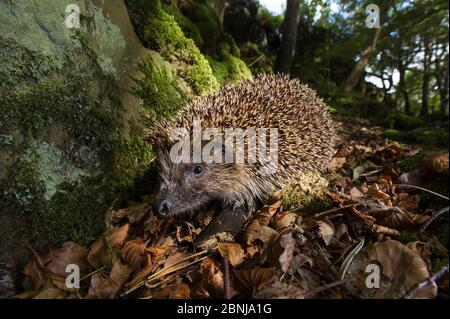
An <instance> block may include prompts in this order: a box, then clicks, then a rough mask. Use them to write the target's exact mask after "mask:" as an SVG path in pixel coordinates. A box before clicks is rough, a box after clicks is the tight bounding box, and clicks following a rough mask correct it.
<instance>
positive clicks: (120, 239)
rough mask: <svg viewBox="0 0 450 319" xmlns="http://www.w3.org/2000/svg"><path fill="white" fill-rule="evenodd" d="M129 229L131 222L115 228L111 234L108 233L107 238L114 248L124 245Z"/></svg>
mask: <svg viewBox="0 0 450 319" xmlns="http://www.w3.org/2000/svg"><path fill="white" fill-rule="evenodd" d="M129 230H130V224H124V225H123V226H121V227H119V228H118V229H115V230H113V231H112V232H111V233H110V234H109V235H107V236H106V239H107V240H108V242H109V244H110V245H111V247H113V248H120V247H122V245H123V243H124V242H125V239H126V238H127V236H128V231H129Z"/></svg>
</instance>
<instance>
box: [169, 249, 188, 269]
mask: <svg viewBox="0 0 450 319" xmlns="http://www.w3.org/2000/svg"><path fill="white" fill-rule="evenodd" d="M188 256H189V255H188V254H185V253H175V254H173V255H170V256H169V257H167V259H166V261H165V263H164V267H163V268H168V267H170V266H172V265H174V264H176V263H178V262H180V261H181V260H183V259H184V258H186V257H188ZM185 263H187V262H183V263H180V265H183V264H185Z"/></svg>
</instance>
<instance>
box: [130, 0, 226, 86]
mask: <svg viewBox="0 0 450 319" xmlns="http://www.w3.org/2000/svg"><path fill="white" fill-rule="evenodd" d="M130 3H131V6H132V7H133V8H134V10H136V12H143V13H144V17H143V18H142V19H143V21H142V23H141V24H140V25H139V26H138V30H137V31H138V35H139V36H140V38H141V39H142V40H143V42H144V43H148V47H150V48H152V49H155V50H157V51H158V52H160V53H161V55H162V57H163V58H164V59H165V60H166V61H169V62H170V63H173V64H176V65H177V68H176V70H175V71H176V75H177V76H179V77H181V78H182V79H184V80H185V81H186V82H187V83H189V85H190V86H191V87H192V89H193V90H194V92H195V94H204V93H208V92H211V91H213V90H216V89H217V88H218V83H217V80H216V78H215V77H214V75H213V74H212V70H211V67H210V65H209V63H208V61H207V60H206V59H205V57H204V56H203V55H202V54H201V53H200V50H199V49H198V48H197V46H196V45H195V43H194V41H193V40H192V39H188V38H186V37H185V35H184V34H183V31H182V30H181V28H180V27H179V25H178V24H177V22H176V20H175V18H174V17H173V16H172V15H169V14H167V13H166V12H165V11H164V10H163V9H162V8H161V3H160V1H159V0H157V1H148V2H144V1H130Z"/></svg>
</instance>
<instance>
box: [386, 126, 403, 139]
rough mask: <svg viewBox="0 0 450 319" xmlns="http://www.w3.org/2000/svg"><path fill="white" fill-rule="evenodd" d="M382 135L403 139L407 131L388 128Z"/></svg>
mask: <svg viewBox="0 0 450 319" xmlns="http://www.w3.org/2000/svg"><path fill="white" fill-rule="evenodd" d="M381 136H382V137H386V138H390V139H394V140H403V139H404V138H405V133H404V132H401V131H399V130H396V129H386V130H384V131H383V132H382V133H381Z"/></svg>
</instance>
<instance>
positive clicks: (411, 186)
mask: <svg viewBox="0 0 450 319" xmlns="http://www.w3.org/2000/svg"><path fill="white" fill-rule="evenodd" d="M389 186H400V187H406V188H408V187H409V188H415V189H419V190H421V191H424V192H428V193H430V194H433V195H435V196H437V197H440V198H443V199H445V200H449V198H448V197H447V196H444V195H441V194H439V193H436V192H433V191H431V190H429V189H426V188H423V187H420V186H416V185H409V184H392V185H389ZM389 186H388V187H389Z"/></svg>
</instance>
